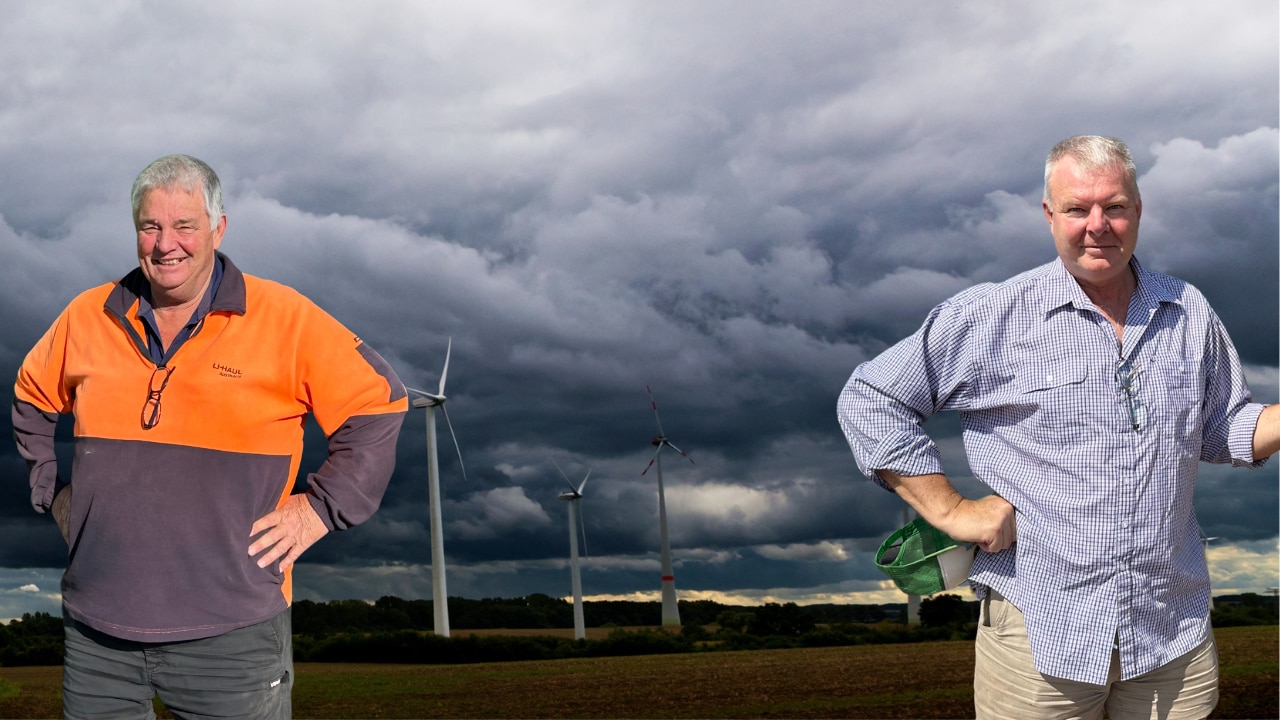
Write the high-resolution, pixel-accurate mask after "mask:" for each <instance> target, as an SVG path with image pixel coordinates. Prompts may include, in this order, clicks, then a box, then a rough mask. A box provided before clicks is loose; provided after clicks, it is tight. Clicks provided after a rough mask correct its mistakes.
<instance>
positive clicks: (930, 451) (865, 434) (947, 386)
mask: <svg viewBox="0 0 1280 720" xmlns="http://www.w3.org/2000/svg"><path fill="white" fill-rule="evenodd" d="M964 334H965V333H964V325H963V322H962V321H961V318H960V317H959V314H958V313H957V312H956V311H955V309H954V308H950V307H948V305H947V304H945V303H944V304H943V305H939V306H938V307H936V308H934V310H933V311H932V312H931V313H930V314H929V317H928V318H927V319H926V320H925V323H924V325H923V326H922V327H921V328H920V329H919V330H917V331H916V332H915V333H914V334H912V335H911V336H909V337H907V338H906V339H904V340H902V341H901V342H899V343H898V344H896V345H894V346H892V347H890V348H889V349H888V350H886V351H885V352H883V353H882V354H881V355H880V356H878V357H876V358H875V359H873V360H870V361H867V362H865V363H863V364H861V365H859V366H858V368H857V369H856V370H854V372H853V375H852V376H850V378H849V381H848V382H847V383H846V384H845V386H844V390H843V391H842V392H841V393H840V397H839V400H838V401H837V403H836V414H837V417H838V418H839V421H840V427H841V429H842V430H843V431H844V435H845V438H846V439H847V440H848V441H849V447H850V449H851V450H852V451H853V455H854V459H855V460H856V461H857V463H858V468H859V469H860V470H861V471H862V472H863V473H864V474H866V475H867V477H869V478H870V479H872V480H873V481H875V482H876V483H877V484H878V485H880V486H881V487H885V488H886V489H888V486H887V485H885V483H884V481H883V480H882V479H881V478H880V477H879V476H878V475H877V474H876V471H877V470H891V471H893V472H895V473H898V474H901V475H908V476H910V475H926V474H930V473H940V472H942V458H941V455H940V453H939V452H938V447H937V445H936V444H935V443H934V442H933V440H932V439H931V438H930V437H929V435H928V434H927V433H926V432H925V430H924V427H923V425H924V423H925V421H926V420H928V419H929V418H930V417H931V416H932V415H933V414H934V413H936V412H938V411H939V410H942V409H946V408H947V407H949V406H950V405H951V403H952V402H953V401H954V400H955V399H957V398H959V397H962V396H963V394H964V389H965V387H966V384H967V382H968V379H967V378H968V373H969V371H970V369H971V368H970V367H969V360H968V358H967V356H966V355H965V353H964V340H963V336H964Z"/></svg>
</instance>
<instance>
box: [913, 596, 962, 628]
mask: <svg viewBox="0 0 1280 720" xmlns="http://www.w3.org/2000/svg"><path fill="white" fill-rule="evenodd" d="M973 620H974V617H973V609H972V608H971V607H970V606H969V603H967V602H965V600H964V599H963V598H961V597H960V596H959V595H952V594H950V593H948V594H945V595H934V596H932V597H927V598H925V599H924V600H922V601H921V602H920V624H921V625H923V626H924V627H954V626H957V625H963V624H965V623H968V622H972V621H973Z"/></svg>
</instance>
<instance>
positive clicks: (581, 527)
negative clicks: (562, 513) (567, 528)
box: [573, 498, 587, 557]
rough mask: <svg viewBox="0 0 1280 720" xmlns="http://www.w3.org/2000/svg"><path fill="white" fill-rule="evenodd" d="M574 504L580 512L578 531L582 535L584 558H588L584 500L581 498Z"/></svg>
mask: <svg viewBox="0 0 1280 720" xmlns="http://www.w3.org/2000/svg"><path fill="white" fill-rule="evenodd" d="M573 504H574V505H577V506H578V507H577V508H575V509H576V510H577V511H578V531H579V532H581V533H582V556H583V557H586V556H587V523H586V521H585V520H583V519H582V499H581V498H579V499H578V500H575V501H574V503H573Z"/></svg>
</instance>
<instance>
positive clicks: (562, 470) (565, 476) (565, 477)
mask: <svg viewBox="0 0 1280 720" xmlns="http://www.w3.org/2000/svg"><path fill="white" fill-rule="evenodd" d="M551 464H552V465H555V466H556V469H557V470H559V471H560V477H562V478H564V481H565V482H566V483H568V484H569V489H570V490H572V491H574V492H575V493H576V492H578V489H577V488H575V487H574V486H573V481H572V480H570V479H569V476H568V475H565V474H564V468H562V467H560V463H558V462H556V460H555V458H551Z"/></svg>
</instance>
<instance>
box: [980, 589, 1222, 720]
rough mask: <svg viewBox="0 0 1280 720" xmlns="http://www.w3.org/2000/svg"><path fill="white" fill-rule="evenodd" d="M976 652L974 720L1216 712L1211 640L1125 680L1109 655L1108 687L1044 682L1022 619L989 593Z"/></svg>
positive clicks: (1148, 717) (1147, 719) (1175, 716)
mask: <svg viewBox="0 0 1280 720" xmlns="http://www.w3.org/2000/svg"><path fill="white" fill-rule="evenodd" d="M975 652H976V655H977V659H976V663H975V666H974V678H973V702H974V709H975V710H976V712H977V717H978V720H1101V719H1102V718H1103V717H1108V718H1111V720H1202V719H1203V718H1206V717H1208V716H1209V713H1210V712H1212V711H1213V708H1214V706H1216V705H1217V704H1218V648H1217V646H1216V645H1214V643H1213V635H1212V634H1210V636H1209V639H1208V640H1206V641H1205V642H1204V643H1203V644H1202V645H1201V646H1200V647H1198V648H1196V649H1194V650H1192V651H1191V652H1189V653H1187V654H1185V655H1183V656H1182V657H1180V658H1178V659H1176V660H1174V661H1172V662H1170V663H1168V664H1166V665H1164V666H1163V667H1160V668H1157V669H1155V670H1153V671H1151V672H1149V673H1147V674H1145V675H1139V676H1138V677H1135V678H1130V679H1128V680H1123V681H1122V680H1120V679H1119V678H1120V651H1119V650H1116V651H1115V652H1113V653H1112V655H1111V673H1110V680H1109V682H1108V684H1106V685H1091V684H1088V683H1081V682H1074V681H1071V680H1063V679H1061V678H1053V677H1047V676H1045V675H1041V674H1040V673H1039V672H1037V671H1036V669H1035V665H1034V664H1033V663H1032V660H1031V645H1030V644H1029V643H1028V642H1027V627H1026V622H1025V620H1024V618H1023V616H1022V612H1021V611H1020V610H1018V608H1016V607H1014V605H1013V603H1011V602H1009V601H1008V600H1006V599H1005V598H1004V596H1002V595H1000V593H998V592H996V591H995V590H989V591H988V593H987V597H986V599H985V600H983V602H982V612H981V620H980V621H979V623H978V639H977V642H976V643H975ZM1104 713H1105V715H1104Z"/></svg>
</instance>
